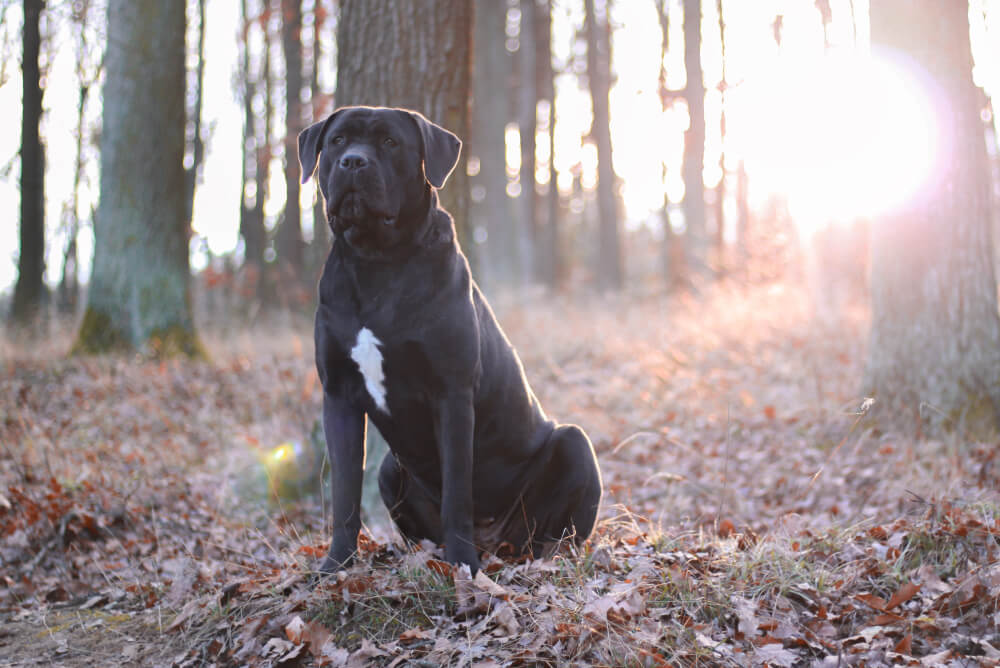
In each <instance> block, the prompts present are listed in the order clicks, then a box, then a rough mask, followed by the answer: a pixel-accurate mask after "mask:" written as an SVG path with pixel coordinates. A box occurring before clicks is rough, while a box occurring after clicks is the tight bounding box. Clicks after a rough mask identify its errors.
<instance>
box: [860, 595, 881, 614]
mask: <svg viewBox="0 0 1000 668" xmlns="http://www.w3.org/2000/svg"><path fill="white" fill-rule="evenodd" d="M854 598H855V599H856V600H858V601H861V602H862V603H864V604H865V605H867V606H868V607H869V608H873V609H875V610H878V611H879V612H885V609H886V608H885V599H884V598H882V597H881V596H876V595H875V594H858V595H857V596H855V597H854Z"/></svg>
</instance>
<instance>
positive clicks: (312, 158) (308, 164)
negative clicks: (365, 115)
mask: <svg viewBox="0 0 1000 668" xmlns="http://www.w3.org/2000/svg"><path fill="white" fill-rule="evenodd" d="M338 113H340V110H339V109H338V110H337V111H335V112H333V113H332V114H330V115H329V116H327V117H326V120H323V121H319V122H318V123H313V124H312V125H310V126H309V127H307V128H306V129H305V130H303V131H302V132H300V133H299V166H300V167H301V168H302V183H305V182H306V181H308V180H309V179H310V177H312V175H313V172H314V171H316V161H317V160H319V154H320V148H319V147H320V145H321V144H322V141H323V135H325V134H326V128H327V127H328V126H329V125H330V121H332V120H333V118H334V116H336V115H337V114H338Z"/></svg>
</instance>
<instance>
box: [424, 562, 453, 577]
mask: <svg viewBox="0 0 1000 668" xmlns="http://www.w3.org/2000/svg"><path fill="white" fill-rule="evenodd" d="M426 565H427V568H428V569H429V570H432V571H434V572H435V573H437V574H438V575H451V574H452V571H454V570H455V567H454V566H453V565H452V564H449V563H448V562H447V561H441V560H439V559H428V560H427V564H426Z"/></svg>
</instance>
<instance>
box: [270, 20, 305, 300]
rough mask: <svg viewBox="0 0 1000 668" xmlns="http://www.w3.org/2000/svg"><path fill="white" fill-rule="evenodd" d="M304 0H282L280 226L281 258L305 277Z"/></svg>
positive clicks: (298, 275) (290, 273)
mask: <svg viewBox="0 0 1000 668" xmlns="http://www.w3.org/2000/svg"><path fill="white" fill-rule="evenodd" d="M301 33H302V0H281V48H282V52H283V53H284V56H285V142H284V144H285V146H284V154H285V215H284V218H283V219H282V221H281V226H280V227H279V228H278V249H277V250H278V259H279V261H280V262H281V264H282V265H283V266H284V267H285V268H286V271H285V272H284V273H285V274H286V275H288V276H291V277H294V278H295V279H298V280H302V279H304V278H305V277H304V276H303V274H302V271H303V261H304V253H303V251H304V243H303V241H302V215H301V210H300V209H299V170H300V168H299V160H298V136H299V132H301V131H302V129H303V127H304V124H303V121H302V102H301V95H302V86H303V77H302V35H301Z"/></svg>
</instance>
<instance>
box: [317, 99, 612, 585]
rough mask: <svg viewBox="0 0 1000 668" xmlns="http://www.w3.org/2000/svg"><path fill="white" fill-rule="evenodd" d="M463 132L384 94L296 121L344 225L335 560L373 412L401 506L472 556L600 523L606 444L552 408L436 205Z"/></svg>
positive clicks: (327, 411) (458, 557)
mask: <svg viewBox="0 0 1000 668" xmlns="http://www.w3.org/2000/svg"><path fill="white" fill-rule="evenodd" d="M461 145H462V144H461V142H460V141H459V139H458V137H456V136H455V135H453V134H452V133H450V132H448V131H447V130H445V129H444V128H441V127H439V126H437V125H434V124H433V123H431V122H430V121H428V120H427V119H426V118H424V117H423V116H421V115H420V114H418V113H415V112H411V111H406V110H403V109H387V108H373V107H346V108H343V109H339V110H337V111H335V112H334V113H333V114H332V115H331V116H330V117H329V118H327V119H326V120H325V121H322V122H320V123H316V124H315V125H312V126H311V127H309V128H307V129H306V130H304V131H303V132H302V133H301V134H300V135H299V160H300V161H301V164H302V181H303V183H304V182H306V181H307V180H309V177H310V176H311V175H312V173H313V171H314V170H315V169H316V162H317V159H318V161H319V186H320V190H321V191H322V193H323V198H324V200H325V202H326V216H327V220H328V221H329V223H330V226H331V228H332V229H333V232H334V236H335V240H334V243H333V248H332V250H331V251H330V256H329V258H328V259H327V261H326V266H325V268H324V270H323V277H322V278H321V279H320V284H319V308H318V309H317V311H316V368H317V369H318V371H319V377H320V379H321V380H322V383H323V426H324V429H325V432H326V442H327V449H328V451H329V454H330V461H331V465H332V482H333V541H332V543H331V545H330V553H329V555H328V556H327V557H326V559H325V560H324V562H323V564H322V566H321V568H320V569H321V570H322V571H323V572H331V571H334V570H336V569H338V568H341V567H342V566H344V565H346V564H348V563H349V562H350V561H351V558H352V555H353V553H354V552H355V550H356V548H357V540H358V531H359V530H360V527H361V517H360V514H359V513H360V502H361V479H362V475H363V470H364V459H365V452H364V435H365V416H366V415H367V416H368V418H369V419H370V420H371V421H372V422H373V423H374V424H375V425H376V426H377V427H378V430H379V431H380V432H381V433H382V435H383V436H384V437H385V439H386V441H387V442H388V444H389V447H390V449H391V452H389V453H388V454H387V455H386V457H385V459H384V460H383V462H382V466H381V469H380V472H379V490H380V491H381V494H382V498H383V500H384V501H385V504H386V506H387V507H388V509H389V513H390V515H391V516H392V518H393V520H394V521H395V523H396V525H397V526H398V527H399V530H400V531H401V532H402V533H403V535H404V536H406V537H407V538H409V539H411V540H413V541H419V540H421V539H424V538H426V539H429V540H431V541H433V542H435V543H438V544H441V543H443V544H444V547H445V556H446V558H447V559H448V560H449V561H451V562H453V563H465V564H468V565H469V566H470V567H471V568H472V570H473V571H475V570H476V568H477V567H478V565H479V553H480V550H490V551H494V552H495V551H497V550H499V549H500V548H501V546H503V544H504V543H507V544H509V545H510V546H511V547H513V548H514V549H515V550H518V551H522V552H527V553H531V554H538V553H539V552H542V551H544V550H545V549H546V548H547V547H549V546H550V545H552V544H554V543H555V541H558V540H560V539H562V538H564V537H571V538H572V539H573V540H575V541H576V542H577V543H580V542H582V541H584V540H585V539H586V538H587V536H589V535H590V532H591V530H592V529H593V526H594V521H595V518H596V516H597V509H598V505H599V503H600V499H601V474H600V471H599V469H598V467H597V458H596V456H595V455H594V449H593V447H592V446H591V444H590V441H589V439H588V438H587V436H586V434H584V432H583V431H582V430H580V428H579V427H576V426H573V425H563V426H557V425H556V424H555V423H553V422H552V421H551V420H549V419H548V418H547V417H546V416H545V414H544V413H543V412H542V409H541V407H540V406H539V404H538V400H537V399H536V398H535V395H534V394H533V393H532V391H531V388H530V387H529V386H528V382H527V380H526V379H525V377H524V371H523V369H522V368H521V362H520V360H519V359H518V357H517V354H516V353H515V352H514V349H513V348H512V347H511V345H510V343H509V342H508V341H507V338H506V336H504V333H503V332H502V331H501V329H500V326H499V325H498V324H497V321H496V319H495V318H494V316H493V312H492V311H491V310H490V307H489V306H488V305H487V304H486V300H485V299H484V298H483V296H482V294H481V293H480V291H479V288H478V287H477V286H476V284H475V283H474V282H473V281H472V278H471V277H470V275H469V266H468V262H467V261H466V259H465V256H464V255H463V254H462V251H461V250H460V249H459V247H458V245H457V243H456V241H455V228H454V225H453V223H452V219H451V216H450V215H449V214H448V213H447V212H446V211H445V210H444V209H442V208H441V207H440V206H439V205H438V197H437V190H436V189H437V188H440V187H441V186H442V185H444V182H445V179H447V178H448V175H449V174H450V173H451V171H452V169H454V167H455V164H456V163H457V161H458V154H459V151H460V149H461Z"/></svg>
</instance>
